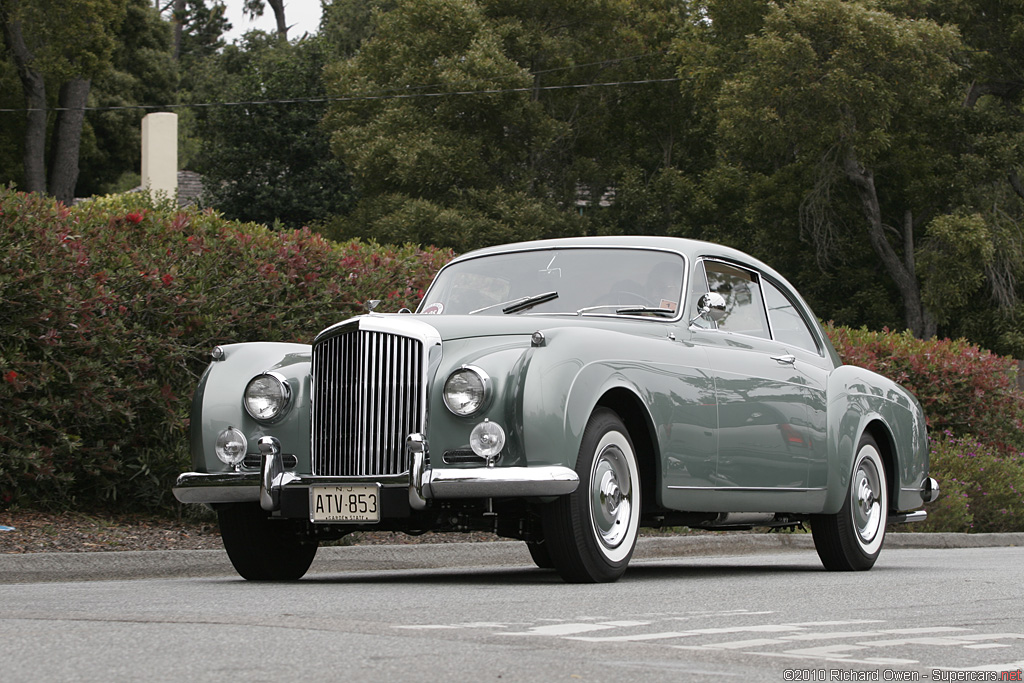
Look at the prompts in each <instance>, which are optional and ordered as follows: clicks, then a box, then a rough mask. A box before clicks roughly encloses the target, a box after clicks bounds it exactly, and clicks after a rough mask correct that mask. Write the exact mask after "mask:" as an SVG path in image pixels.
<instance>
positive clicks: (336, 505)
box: [309, 484, 380, 522]
mask: <svg viewBox="0 0 1024 683" xmlns="http://www.w3.org/2000/svg"><path fill="white" fill-rule="evenodd" d="M309 519H310V521H312V522H379V521H380V486H379V485H377V484H355V485H352V486H313V487H311V488H310V489H309Z"/></svg>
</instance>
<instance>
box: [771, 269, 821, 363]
mask: <svg viewBox="0 0 1024 683" xmlns="http://www.w3.org/2000/svg"><path fill="white" fill-rule="evenodd" d="M764 300H765V303H766V304H767V305H768V319H769V320H770V321H771V326H772V334H773V335H774V337H775V339H776V340H778V341H780V342H782V343H783V344H789V345H791V346H795V347H797V348H800V349H804V350H805V351H810V352H811V353H819V354H820V353H821V349H819V348H818V343H817V342H816V341H815V339H814V335H813V334H812V333H811V330H810V329H809V328H808V327H807V323H806V322H805V321H804V319H803V317H802V316H801V315H800V312H799V311H798V310H797V308H796V306H794V305H793V302H792V301H790V300H789V298H788V297H787V296H786V295H785V294H783V293H782V291H781V290H780V289H779V288H778V287H776V286H775V285H773V284H772V283H770V282H767V281H765V282H764Z"/></svg>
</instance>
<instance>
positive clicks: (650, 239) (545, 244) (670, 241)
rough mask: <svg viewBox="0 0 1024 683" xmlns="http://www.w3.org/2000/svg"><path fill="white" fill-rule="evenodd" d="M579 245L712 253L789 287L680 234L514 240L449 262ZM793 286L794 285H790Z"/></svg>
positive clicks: (742, 258)
mask: <svg viewBox="0 0 1024 683" xmlns="http://www.w3.org/2000/svg"><path fill="white" fill-rule="evenodd" d="M581 247H625V248H632V249H640V248H643V249H665V250H668V251H675V252H678V253H680V254H683V255H684V256H686V257H687V258H688V259H691V260H692V259H694V258H698V257H701V256H713V257H718V258H722V259H726V260H729V261H738V262H740V263H745V264H747V265H749V266H752V267H754V268H757V269H758V270H760V271H761V272H763V273H765V274H766V275H769V276H771V277H772V278H774V279H776V280H780V281H782V282H784V283H786V284H787V285H789V287H790V288H793V287H792V285H790V284H789V281H788V280H786V278H784V277H783V276H782V275H781V274H780V273H778V272H777V271H776V270H775V269H773V268H772V267H771V266H769V265H768V264H766V263H764V262H763V261H761V260H760V259H757V258H754V257H753V256H751V255H750V254H747V253H744V252H742V251H740V250H738V249H733V248H732V247H726V246H723V245H721V244H715V243H713V242H704V241H701V240H691V239H683V238H681V237H658V236H651V235H604V236H600V237H566V238H561V239H551V240H534V241H530V242H514V243H511V244H501V245H497V246H493V247H485V248H483V249H476V250H474V251H471V252H467V253H465V254H463V255H461V256H459V257H458V258H455V259H453V260H452V263H457V262H459V261H464V260H468V259H473V258H479V257H481V256H489V255H492V254H504V253H509V252H515V251H531V250H535V249H578V248H581ZM793 289H795V288H793Z"/></svg>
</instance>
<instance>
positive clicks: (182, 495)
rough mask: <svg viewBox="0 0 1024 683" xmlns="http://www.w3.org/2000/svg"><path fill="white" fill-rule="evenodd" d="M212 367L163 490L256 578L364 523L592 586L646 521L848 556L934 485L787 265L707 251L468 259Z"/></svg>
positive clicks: (564, 249) (291, 569) (899, 404)
mask: <svg viewBox="0 0 1024 683" xmlns="http://www.w3.org/2000/svg"><path fill="white" fill-rule="evenodd" d="M212 358H213V362H212V363H211V364H210V366H209V368H208V369H207V371H206V372H205V374H204V375H203V377H202V379H201V381H200V383H199V387H198V389H197V391H196V394H195V398H194V402H193V408H192V436H191V450H192V454H193V466H194V470H195V471H192V472H186V473H184V474H182V475H181V476H180V477H179V478H178V481H177V484H176V486H175V488H174V493H175V495H176V496H177V498H178V500H180V501H182V502H185V503H204V504H207V505H210V506H212V507H213V508H214V509H216V511H217V514H218V518H219V522H220V528H221V533H222V535H223V540H224V546H225V548H226V550H227V553H228V555H229V557H230V559H231V561H232V563H233V564H234V567H235V569H236V570H237V571H238V573H239V574H241V575H242V576H243V577H245V578H246V579H251V580H291V579H298V578H300V577H302V576H303V575H304V574H305V573H306V571H307V569H308V568H309V566H310V563H311V562H312V561H313V557H314V555H315V554H316V551H317V545H318V543H319V542H320V541H323V540H330V539H337V538H340V537H342V536H345V535H346V534H349V533H351V532H353V531H360V530H394V531H403V532H406V533H410V534H418V533H422V532H426V531H468V530H487V531H493V532H495V533H497V534H498V535H499V536H503V537H508V538H515V539H521V540H523V541H525V542H526V543H527V545H528V547H529V549H530V553H531V555H532V557H533V559H534V561H535V562H536V564H537V565H538V566H540V567H547V568H554V569H555V570H557V571H558V573H559V574H560V575H561V576H562V577H563V578H564V579H565V580H566V581H571V582H597V581H614V580H616V579H618V578H619V577H620V576H621V575H622V574H623V572H624V571H625V570H626V565H627V564H628V563H629V560H630V557H631V556H632V554H633V550H634V547H635V545H636V541H637V534H638V531H639V529H640V528H641V527H665V526H689V527H694V528H699V529H749V528H754V527H765V528H768V529H772V528H787V527H798V526H800V525H802V524H804V523H809V525H810V528H811V532H812V535H813V537H814V544H815V547H816V549H817V551H818V555H819V556H820V558H821V561H822V563H823V564H824V566H825V567H826V568H827V569H830V570H862V569H869V568H870V567H871V566H872V565H873V564H874V563H875V560H876V558H877V557H878V554H879V552H880V551H881V549H882V543H883V540H884V538H885V532H886V525H887V524H890V523H896V522H910V521H916V520H921V519H923V518H924V517H925V512H924V511H921V510H919V509H918V508H920V507H921V506H922V504H923V503H926V502H929V501H932V500H934V499H935V498H936V497H937V496H938V484H937V483H936V482H935V480H934V479H932V478H931V477H929V474H928V439H927V435H926V432H925V419H924V415H923V414H922V411H921V406H920V405H919V403H918V402H917V400H916V399H915V398H914V396H913V395H911V394H910V393H909V392H908V391H906V390H905V389H903V388H902V387H900V386H899V385H898V384H896V383H894V382H891V381H889V380H888V379H885V378H884V377H881V376H879V375H876V374H874V373H871V372H869V371H867V370H863V369H861V368H857V367H852V366H848V365H843V364H842V363H841V361H840V360H839V357H838V356H837V355H836V352H835V350H834V349H833V348H832V346H831V344H830V343H829V340H828V338H827V337H826V336H825V334H824V333H823V331H822V329H821V327H820V325H819V324H818V322H817V320H816V318H815V317H814V315H813V314H812V313H811V310H810V309H809V308H808V306H807V304H806V303H805V302H804V301H803V300H802V299H801V298H800V296H799V295H798V294H797V293H796V291H795V290H794V289H793V288H792V287H791V286H790V285H789V284H788V283H787V282H786V280H785V279H784V278H783V277H782V276H781V275H779V273H777V272H775V271H774V270H772V269H771V268H770V267H768V266H767V265H765V264H764V263H761V262H760V261H758V260H757V259H754V258H751V257H750V256H747V255H746V254H743V253H741V252H739V251H736V250H733V249H729V248H726V247H721V246H717V245H714V244H709V243H705V242H696V241H690V240H681V239H672V238H653V237H599V238H598V237H594V238H579V239H565V240H552V241H541V242H529V243H522V244H512V245H507V246H500V247H492V248H488V249H481V250H479V251H475V252H472V253H469V254H465V255H463V256H461V257H459V258H456V259H455V260H453V261H452V262H451V263H449V264H448V265H447V266H445V267H444V268H443V269H442V270H441V271H440V273H439V274H438V275H437V278H436V279H435V280H434V282H433V284H432V285H431V286H430V288H429V290H428V291H427V293H426V295H425V297H424V298H423V301H422V302H421V303H420V306H419V309H418V311H417V312H416V313H415V314H413V313H410V312H408V311H404V312H402V313H397V314H387V315H385V314H377V313H373V312H370V313H368V314H366V315H361V316H358V317H355V318H352V319H350V320H345V321H343V322H339V323H338V324H336V325H333V326H332V327H329V328H327V329H326V330H324V331H322V332H321V333H320V334H318V335H317V336H316V338H315V339H313V342H312V344H311V345H304V344H281V343H247V344H234V345H226V346H220V347H217V348H216V349H214V351H213V354H212Z"/></svg>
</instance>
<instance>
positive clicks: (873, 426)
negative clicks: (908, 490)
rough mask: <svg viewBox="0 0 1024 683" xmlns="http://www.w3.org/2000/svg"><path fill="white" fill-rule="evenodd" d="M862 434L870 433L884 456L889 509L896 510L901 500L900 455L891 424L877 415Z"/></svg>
mask: <svg viewBox="0 0 1024 683" xmlns="http://www.w3.org/2000/svg"><path fill="white" fill-rule="evenodd" d="M862 434H868V435H870V436H871V438H873V439H874V440H875V443H876V444H877V445H878V454H879V455H880V456H882V464H883V465H885V486H886V489H887V493H888V494H889V511H890V512H894V511H895V510H896V509H897V508H898V507H899V506H898V504H897V501H898V500H899V490H898V487H899V477H898V476H897V474H896V473H897V472H898V471H899V469H898V467H897V458H898V457H899V456H898V455H897V452H896V441H895V439H894V437H893V434H892V430H890V429H889V426H888V425H886V424H885V422H883V421H882V420H881V418H877V417H876V418H874V419H872V420H871V421H870V422H868V423H867V424H866V425H864V429H863V430H862ZM858 441H859V439H858Z"/></svg>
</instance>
